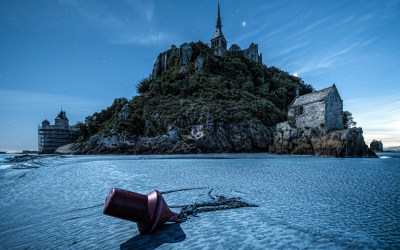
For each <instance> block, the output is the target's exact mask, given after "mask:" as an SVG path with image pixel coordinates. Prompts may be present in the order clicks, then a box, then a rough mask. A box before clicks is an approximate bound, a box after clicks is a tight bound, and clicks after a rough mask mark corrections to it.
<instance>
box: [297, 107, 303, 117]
mask: <svg viewBox="0 0 400 250" xmlns="http://www.w3.org/2000/svg"><path fill="white" fill-rule="evenodd" d="M302 114H304V108H303V106H300V107H298V108H297V115H302Z"/></svg>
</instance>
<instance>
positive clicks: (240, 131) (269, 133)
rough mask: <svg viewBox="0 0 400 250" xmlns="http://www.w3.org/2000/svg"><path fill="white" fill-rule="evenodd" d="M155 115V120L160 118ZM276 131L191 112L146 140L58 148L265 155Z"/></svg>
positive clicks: (114, 139)
mask: <svg viewBox="0 0 400 250" xmlns="http://www.w3.org/2000/svg"><path fill="white" fill-rule="evenodd" d="M159 118H160V117H159V116H157V115H154V116H153V118H152V119H156V120H157V119H159ZM273 132H274V128H271V127H267V126H265V125H264V124H262V123H261V122H260V121H258V120H254V121H251V122H249V121H241V122H237V123H226V122H216V121H215V120H214V118H213V117H211V116H210V115H209V114H208V113H207V112H203V111H201V110H198V109H188V110H187V112H185V113H184V114H183V115H182V116H181V117H180V118H179V119H177V120H175V121H174V122H173V123H172V124H169V125H167V128H166V131H165V134H164V135H160V136H154V137H145V136H128V135H124V134H120V133H115V132H114V133H113V131H111V133H108V134H106V133H103V134H100V135H95V136H92V137H91V138H90V139H89V140H88V141H86V142H79V143H75V144H69V145H66V146H63V147H60V148H58V149H57V153H60V154H187V153H223V152H266V151H268V148H269V145H271V144H272V143H273Z"/></svg>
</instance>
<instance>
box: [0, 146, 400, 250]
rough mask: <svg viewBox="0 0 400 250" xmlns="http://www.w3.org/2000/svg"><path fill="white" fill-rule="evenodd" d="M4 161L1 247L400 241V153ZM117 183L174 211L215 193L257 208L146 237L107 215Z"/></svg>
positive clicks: (386, 244)
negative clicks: (154, 193) (159, 197)
mask: <svg viewBox="0 0 400 250" xmlns="http://www.w3.org/2000/svg"><path fill="white" fill-rule="evenodd" d="M2 165H3V166H4V165H5V164H3V163H2ZM7 165H9V166H8V167H6V168H3V169H0V199H1V201H2V204H1V206H0V228H1V232H0V248H3V249H21V248H40V249H43V248H45V249H48V248H56V249H60V248H62V249H65V248H76V249H89V248H107V249H109V248H111V249H115V248H123V249H129V248H131V249H155V248H161V249H171V248H172V249H182V248H201V249H203V248H205V249H215V248H217V249H218V248H219V249H225V248H246V247H247V248H251V249H265V248H379V247H383V248H395V247H399V246H400V245H399V242H400V235H399V231H398V229H399V228H400V224H399V221H400V213H399V207H400V199H399V196H398V193H400V184H399V183H400V181H399V180H400V159H399V158H383V159H331V158H318V157H309V156H296V157H289V156H271V155H267V154H234V155H232V154H228V155H200V156H199V155H194V156H190V155H186V156H145V157H143V156H68V157H48V158H41V159H35V160H32V161H27V162H24V163H22V164H19V165H15V164H13V163H7ZM14 166H18V167H14ZM113 187H118V188H123V189H127V190H131V191H134V192H138V193H147V192H149V191H150V190H152V189H155V188H156V189H158V190H159V191H161V192H164V194H163V196H164V199H165V200H166V202H167V204H168V205H170V206H171V207H173V208H172V210H173V211H175V212H179V211H180V208H181V207H182V206H184V205H191V204H201V203H205V202H210V201H212V198H211V197H210V195H209V192H210V190H212V193H211V194H212V196H213V197H216V196H218V195H220V196H225V197H227V198H232V197H237V198H240V199H241V200H243V201H244V202H248V203H250V204H255V205H258V207H243V208H238V209H229V210H221V211H212V212H204V213H199V214H198V215H197V216H189V217H188V220H187V221H186V222H184V223H180V224H168V225H164V226H163V227H161V228H160V229H159V230H158V231H157V232H155V233H152V234H150V235H140V234H139V233H138V230H137V228H136V225H135V224H134V223H132V222H128V221H123V220H120V219H117V218H113V217H109V216H105V215H103V214H102V206H103V202H104V199H105V198H106V196H107V194H108V192H109V191H110V189H111V188H113Z"/></svg>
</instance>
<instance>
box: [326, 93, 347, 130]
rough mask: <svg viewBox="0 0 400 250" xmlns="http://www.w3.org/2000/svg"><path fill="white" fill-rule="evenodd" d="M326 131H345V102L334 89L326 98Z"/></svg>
mask: <svg viewBox="0 0 400 250" xmlns="http://www.w3.org/2000/svg"><path fill="white" fill-rule="evenodd" d="M325 103H326V110H325V129H326V130H333V129H339V130H340V129H344V126H343V101H342V99H341V98H340V95H339V93H338V91H337V89H336V88H332V89H331V91H329V93H328V95H327V96H326V98H325Z"/></svg>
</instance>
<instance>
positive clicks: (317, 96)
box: [289, 85, 334, 107]
mask: <svg viewBox="0 0 400 250" xmlns="http://www.w3.org/2000/svg"><path fill="white" fill-rule="evenodd" d="M333 86H334V85H332V86H331V87H329V88H326V89H322V90H320V91H316V92H312V93H309V94H305V95H301V96H299V97H296V98H295V99H294V100H293V101H292V103H291V104H290V105H289V107H295V106H300V105H304V104H307V103H311V102H317V101H321V100H323V99H324V98H325V97H326V96H327V95H328V93H329V91H330V90H331V89H332V87H333Z"/></svg>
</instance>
